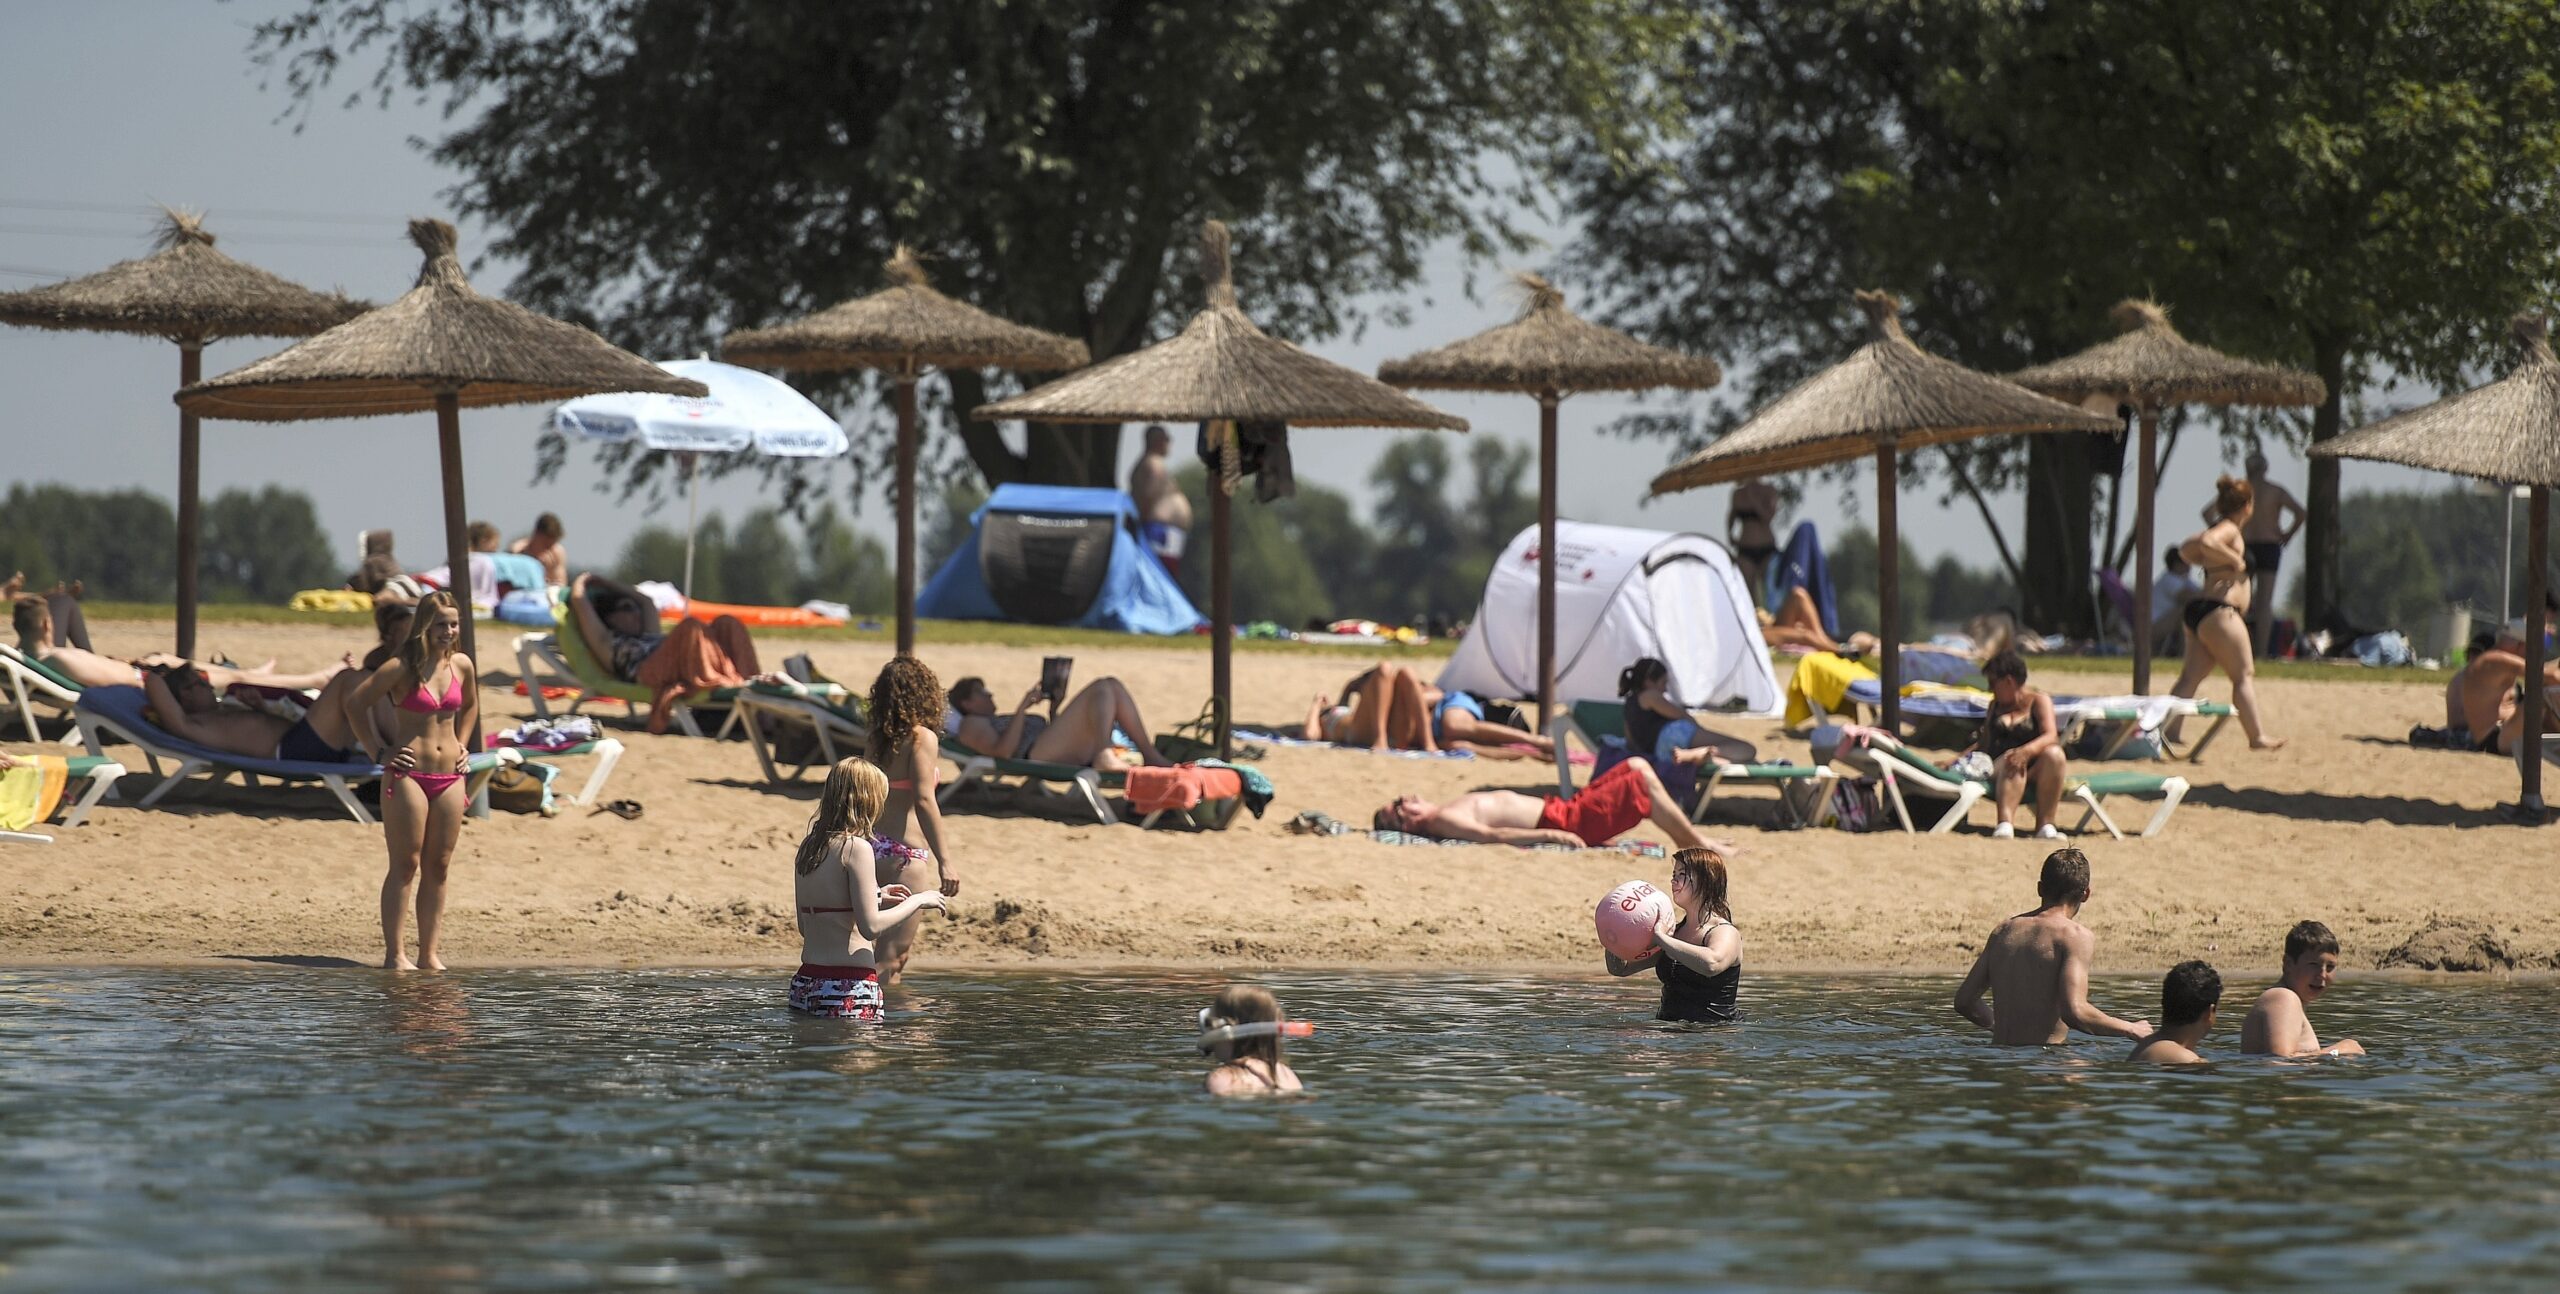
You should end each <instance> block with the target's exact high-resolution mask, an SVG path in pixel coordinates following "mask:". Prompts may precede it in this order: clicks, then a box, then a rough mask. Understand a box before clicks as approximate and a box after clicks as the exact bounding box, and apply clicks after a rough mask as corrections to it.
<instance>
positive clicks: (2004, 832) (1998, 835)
mask: <svg viewBox="0 0 2560 1294" xmlns="http://www.w3.org/2000/svg"><path fill="white" fill-rule="evenodd" d="M1991 838H1992V839H1993V840H2015V839H2017V838H2018V828H2017V826H2016V825H2015V824H2013V823H2007V822H2003V823H2001V824H2000V825H1999V826H1996V827H1993V828H1992V829H1991Z"/></svg>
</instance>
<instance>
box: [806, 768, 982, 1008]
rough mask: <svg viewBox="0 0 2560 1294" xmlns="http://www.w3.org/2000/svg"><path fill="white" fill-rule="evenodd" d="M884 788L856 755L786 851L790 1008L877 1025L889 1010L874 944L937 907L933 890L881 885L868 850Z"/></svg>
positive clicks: (832, 779)
mask: <svg viewBox="0 0 2560 1294" xmlns="http://www.w3.org/2000/svg"><path fill="white" fill-rule="evenodd" d="M888 795H889V779H888V776H887V775H886V774H884V773H882V772H881V771H880V770H879V768H878V767H876V766H875V765H873V764H872V763H871V762H870V761H868V760H865V759H863V758H862V757H860V756H858V755H848V756H846V757H845V758H843V759H840V760H838V761H836V766H835V767H834V768H833V769H830V770H829V771H828V773H827V786H826V790H825V791H823V792H821V793H820V794H819V796H818V811H817V812H816V813H814V814H811V815H810V817H809V830H808V832H807V833H806V834H804V835H803V836H801V838H800V848H799V850H798V852H796V853H795V854H793V855H792V866H791V870H792V874H793V880H792V893H793V896H794V898H796V899H797V900H798V906H799V909H800V969H799V970H798V971H797V972H795V973H794V974H793V975H792V976H791V994H790V1001H791V1009H792V1010H794V1011H800V1012H805V1013H807V1014H809V1015H820V1016H829V1017H833V1018H836V1019H840V1020H859V1021H862V1022H863V1023H865V1024H878V1023H879V1022H880V1021H881V1020H882V1019H883V1018H884V1017H885V1016H886V1014H887V1002H886V1001H885V999H884V998H883V997H882V994H881V989H880V964H879V958H878V955H877V953H876V948H877V946H878V944H879V943H880V941H881V940H883V939H887V938H891V937H893V936H894V935H896V934H897V932H898V931H899V930H900V929H902V928H903V927H905V926H908V925H910V924H912V923H913V922H914V920H915V917H916V914H917V913H919V912H922V911H924V910H926V909H927V908H940V907H941V906H942V905H943V903H944V899H943V897H942V893H941V891H939V890H926V891H924V892H923V893H920V894H919V893H915V892H913V891H911V890H909V889H908V888H907V887H906V886H904V885H899V884H895V883H892V884H886V885H884V884H882V883H881V880H880V866H879V859H878V858H877V857H876V856H875V855H874V853H873V849H872V842H873V840H874V837H873V836H872V834H871V832H872V828H873V825H874V824H875V823H876V822H878V820H879V817H880V806H881V804H882V803H883V802H884V801H885V800H887V798H888Z"/></svg>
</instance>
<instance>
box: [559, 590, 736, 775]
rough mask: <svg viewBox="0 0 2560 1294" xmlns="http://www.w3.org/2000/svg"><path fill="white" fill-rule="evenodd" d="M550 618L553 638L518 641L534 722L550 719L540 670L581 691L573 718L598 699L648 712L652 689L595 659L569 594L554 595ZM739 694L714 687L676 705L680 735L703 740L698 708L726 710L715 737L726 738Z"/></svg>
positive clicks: (571, 704)
mask: <svg viewBox="0 0 2560 1294" xmlns="http://www.w3.org/2000/svg"><path fill="white" fill-rule="evenodd" d="M551 615H552V618H553V619H554V620H557V621H558V622H559V628H557V629H554V630H552V631H551V632H550V633H538V634H522V635H519V636H518V637H517V638H516V641H515V649H516V677H517V678H519V679H522V680H523V681H524V690H525V696H526V698H527V699H528V700H530V701H532V702H533V715H534V717H535V718H537V719H548V718H550V717H551V705H550V703H549V702H547V701H545V700H543V699H542V687H543V678H542V677H541V676H538V675H536V673H535V672H534V667H535V666H536V665H540V666H542V667H543V671H542V672H543V674H544V675H548V676H549V677H552V678H558V679H564V680H566V681H567V682H568V683H569V684H570V685H571V686H573V687H575V688H577V689H578V696H577V698H576V699H575V700H573V701H571V702H569V710H568V712H569V713H571V714H576V713H577V712H578V707H579V706H581V705H584V704H586V703H587V702H588V701H590V700H592V699H594V698H596V697H604V698H606V699H608V700H614V701H622V702H626V703H628V704H630V705H631V706H632V707H634V708H635V709H640V710H646V709H648V707H649V701H650V696H651V693H650V691H649V689H647V688H645V687H642V686H640V685H639V684H637V683H626V682H623V681H622V680H621V679H619V678H616V677H614V673H613V671H612V670H610V669H607V668H605V665H604V662H602V661H600V660H598V659H597V658H596V654H595V650H594V649H593V648H591V647H589V646H588V645H587V635H586V633H585V632H584V631H583V630H582V629H580V628H579V626H578V617H577V613H576V612H574V611H571V610H570V609H569V605H568V595H567V592H566V591H565V590H558V589H555V590H553V591H552V597H551ZM739 691H740V689H738V688H734V687H721V688H712V689H710V690H708V691H702V692H694V693H690V694H688V695H686V696H684V697H682V698H680V699H679V700H677V702H676V704H675V715H674V722H675V726H676V730H677V731H678V732H681V733H683V734H684V735H686V736H688V737H699V736H702V735H703V733H702V725H701V724H699V723H697V722H695V720H694V717H693V711H694V709H695V707H697V706H699V707H704V708H715V709H722V708H724V709H726V710H727V711H728V712H729V713H728V718H727V719H726V720H724V721H723V722H722V723H721V725H720V730H719V731H718V732H715V733H713V734H711V735H712V736H713V737H714V738H715V739H716V738H725V737H727V736H728V735H729V729H730V728H731V727H733V726H735V725H736V724H737V722H738V709H737V706H736V704H735V702H736V701H737V698H738V693H739Z"/></svg>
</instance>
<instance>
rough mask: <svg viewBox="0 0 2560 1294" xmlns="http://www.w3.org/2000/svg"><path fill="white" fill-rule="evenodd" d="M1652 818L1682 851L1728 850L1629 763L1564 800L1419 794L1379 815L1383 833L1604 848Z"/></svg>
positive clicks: (1648, 771) (1645, 766)
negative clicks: (1441, 799) (1438, 799)
mask: <svg viewBox="0 0 2560 1294" xmlns="http://www.w3.org/2000/svg"><path fill="white" fill-rule="evenodd" d="M1647 820H1650V821H1651V822H1652V823H1653V825H1655V826H1657V827H1660V828H1661V829H1662V834H1664V835H1666V836H1669V837H1671V843H1672V844H1673V845H1675V846H1677V847H1679V848H1681V849H1695V848H1706V847H1713V848H1718V849H1723V850H1725V851H1726V852H1727V853H1728V854H1730V853H1731V851H1732V849H1731V846H1728V845H1720V844H1718V843H1717V842H1714V841H1711V840H1708V839H1707V838H1706V837H1704V836H1701V835H1699V834H1698V829H1697V828H1696V827H1694V826H1691V825H1690V823H1689V819H1688V818H1687V817H1686V816H1685V815H1683V814H1682V813H1681V812H1680V804H1679V802H1678V801H1676V800H1674V799H1672V798H1671V793H1670V792H1668V791H1665V790H1663V789H1662V779H1661V778H1660V777H1657V776H1655V775H1654V771H1653V765H1651V764H1649V763H1646V762H1645V761H1644V760H1641V759H1630V760H1628V761H1626V762H1625V763H1622V764H1619V765H1617V766H1616V767H1614V768H1611V769H1610V770H1609V771H1608V772H1606V773H1602V774H1601V775H1600V776H1598V777H1595V778H1593V779H1591V782H1590V784H1589V785H1587V786H1585V787H1583V788H1582V789H1581V790H1579V791H1576V792H1574V793H1573V795H1572V797H1571V798H1569V799H1561V800H1560V799H1556V798H1554V797H1553V796H1536V795H1522V794H1520V793H1519V792H1517V791H1470V792H1468V793H1467V794H1465V795H1461V796H1459V797H1458V798H1456V799H1454V800H1451V801H1449V802H1448V803H1446V804H1433V803H1432V802H1430V801H1429V800H1425V799H1423V798H1422V797H1421V796H1418V795H1404V796H1398V797H1396V802H1395V803H1393V804H1390V805H1388V806H1387V807H1385V808H1383V809H1380V810H1378V815H1377V818H1376V819H1375V825H1376V827H1377V828H1378V829H1379V830H1380V831H1403V832H1409V833H1411V834H1413V835H1417V836H1430V837H1432V838H1434V839H1437V840H1473V841H1478V842H1481V843H1484V844H1491V845H1572V846H1575V847H1576V848H1580V847H1582V846H1586V845H1589V846H1598V845H1605V844H1608V843H1609V842H1610V841H1612V840H1615V839H1617V838H1618V837H1619V836H1622V835H1624V834H1626V833H1627V832H1630V831H1633V830H1635V828H1636V827H1637V826H1638V825H1639V824H1641V823H1643V822H1645V821H1647Z"/></svg>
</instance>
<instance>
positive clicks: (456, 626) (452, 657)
mask: <svg viewBox="0 0 2560 1294" xmlns="http://www.w3.org/2000/svg"><path fill="white" fill-rule="evenodd" d="M461 637H462V613H461V612H460V611H459V610H457V609H455V606H454V601H453V595H452V594H451V593H447V592H444V591H442V590H438V591H436V592H434V593H430V594H428V595H427V596H425V597H424V598H421V599H419V600H418V609H417V612H416V613H415V614H414V615H413V616H412V617H411V618H410V621H409V632H408V633H407V635H405V636H404V637H402V638H401V640H400V650H399V652H398V654H396V655H395V656H393V657H392V658H391V659H390V660H387V661H384V662H383V663H382V667H381V668H380V669H377V670H375V671H374V672H373V677H371V678H368V679H366V680H365V681H364V686H362V687H359V688H357V689H356V693H355V695H354V696H352V697H349V698H348V699H347V704H346V709H347V718H348V721H349V723H350V724H351V725H352V726H353V727H354V728H355V731H356V736H357V738H358V739H359V740H360V741H362V742H363V743H364V748H365V752H366V753H367V754H369V755H371V756H372V757H373V760H374V762H375V763H378V764H380V765H382V768H383V773H382V839H383V843H384V844H385V845H386V846H387V847H388V848H389V850H390V854H391V867H390V870H389V871H388V872H387V873H385V874H384V876H383V878H382V965H383V968H384V969H386V970H415V969H417V968H419V967H421V966H423V967H425V968H426V969H428V970H443V969H444V958H443V957H441V956H439V955H437V952H436V939H437V936H438V935H439V934H440V933H441V932H442V931H441V927H442V924H443V920H444V882H445V874H446V873H447V871H449V870H450V869H451V868H452V866H453V847H454V845H455V844H457V843H458V842H459V841H460V840H461V838H462V811H463V809H464V808H465V807H467V806H468V804H469V802H470V798H471V797H470V796H469V795H467V794H465V793H464V791H463V789H462V780H463V776H464V774H465V773H467V772H469V771H470V759H471V748H470V740H471V733H472V730H473V729H474V728H476V727H477V726H478V725H479V721H480V672H479V670H478V669H477V668H476V667H475V666H473V664H472V663H471V658H470V657H468V656H465V655H463V654H462V653H460V652H458V651H455V650H454V644H455V643H456V642H458V641H459V640H460V639H461ZM385 697H388V698H390V701H391V727H392V732H391V736H390V738H389V739H388V740H385V739H384V737H383V736H382V729H381V727H380V726H379V725H378V724H377V723H376V722H375V716H374V703H375V702H377V701H380V700H382V699H383V698H385ZM413 891H414V892H415V894H416V895H417V903H418V959H417V960H416V961H414V962H413V961H411V960H409V959H408V958H407V957H406V956H404V955H402V953H401V951H400V923H401V918H402V916H403V915H404V913H405V912H406V910H407V908H408V906H409V898H410V895H411V893H412V892H413Z"/></svg>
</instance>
